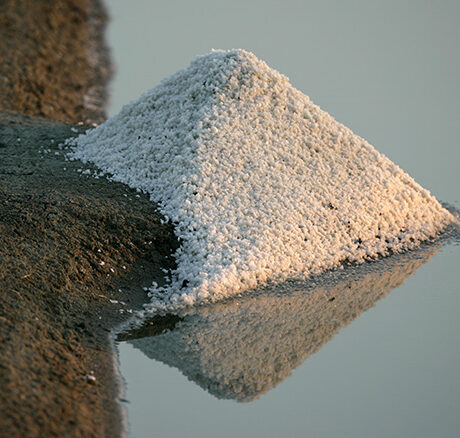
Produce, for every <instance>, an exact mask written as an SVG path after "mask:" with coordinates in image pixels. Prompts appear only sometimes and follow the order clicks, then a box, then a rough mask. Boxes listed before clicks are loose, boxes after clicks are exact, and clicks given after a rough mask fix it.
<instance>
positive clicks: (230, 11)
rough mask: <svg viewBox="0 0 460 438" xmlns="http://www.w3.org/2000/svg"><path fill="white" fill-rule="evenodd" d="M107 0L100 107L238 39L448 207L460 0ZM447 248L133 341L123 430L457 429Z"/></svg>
mask: <svg viewBox="0 0 460 438" xmlns="http://www.w3.org/2000/svg"><path fill="white" fill-rule="evenodd" d="M106 3H107V6H108V9H109V13H110V14H111V16H112V23H111V25H110V26H109V34H108V35H109V44H110V45H111V47H112V54H113V56H114V60H115V63H116V64H117V67H118V70H117V74H116V76H115V78H114V80H113V83H112V101H111V106H110V107H109V114H110V115H113V114H116V113H117V112H118V111H119V109H120V108H121V105H122V104H124V103H127V102H128V101H130V100H132V99H135V98H137V97H138V96H139V94H140V93H141V92H143V91H145V90H146V89H149V88H152V87H153V86H155V85H156V84H157V83H158V82H159V81H160V80H161V79H162V78H163V77H165V76H168V75H170V74H172V73H174V72H175V71H176V70H177V69H179V68H183V67H186V66H187V65H188V63H189V62H190V60H191V59H193V58H194V57H195V56H196V55H199V54H203V53H206V52H208V51H209V50H210V49H211V48H233V47H242V48H245V49H248V50H251V51H253V52H254V53H255V54H256V55H257V56H258V57H260V58H262V59H264V60H265V61H267V63H268V64H269V65H270V66H271V67H274V68H276V69H278V70H280V71H281V72H282V73H285V74H287V75H288V76H289V77H290V78H291V82H292V83H293V84H294V86H296V87H297V88H299V89H300V90H301V91H303V92H305V93H306V94H308V95H309V96H310V97H311V98H312V100H313V101H314V102H315V103H317V104H319V105H320V106H321V107H322V108H323V109H325V110H326V111H328V112H330V113H331V114H333V115H334V116H335V117H336V118H337V119H338V120H339V121H341V122H343V123H344V124H345V125H347V126H349V127H350V128H352V129H353V130H354V131H355V132H356V133H358V134H359V135H361V136H363V137H364V138H366V139H367V140H369V141H370V143H371V144H373V145H375V147H376V148H377V149H378V150H379V151H381V152H383V153H384V154H385V155H387V156H388V157H389V158H390V159H392V160H393V161H394V162H396V163H397V164H399V165H400V166H401V167H402V168H403V169H405V170H406V171H408V173H409V174H411V176H413V177H414V178H415V180H416V181H418V182H419V183H421V184H422V185H423V186H425V187H426V188H428V189H429V190H431V191H432V193H433V194H434V195H435V196H436V197H437V198H438V199H440V200H442V201H447V202H449V203H451V204H453V205H454V206H456V208H457V209H459V208H460V190H459V187H460V179H459V176H458V164H459V161H460V145H459V144H458V120H459V116H460V111H459V104H458V102H460V87H459V86H458V76H459V73H460V55H459V53H460V52H459V51H458V47H460V27H459V26H458V25H457V23H458V19H459V18H460V3H458V2H454V1H447V0H446V1H444V2H441V3H440V4H436V5H435V4H434V3H432V2H425V1H397V2H396V1H387V2H373V1H357V0H355V1H350V2H335V1H326V2H309V1H302V2H301V1H295V0H289V1H285V2H273V1H263V2H262V1H249V2H248V1H246V0H245V1H243V0H234V1H232V2H222V1H197V2H185V1H177V0H173V1H170V2H161V3H160V2H151V1H147V0H137V1H136V2H135V3H133V2H126V1H123V0H108V1H107V2H106ZM134 4H135V7H134V6H133V5H134ZM459 256H460V247H459V246H458V244H455V243H452V242H451V243H448V244H443V245H436V244H435V245H430V246H427V247H425V248H424V249H422V250H421V251H418V252H416V253H413V254H410V255H408V256H401V257H400V258H397V259H395V260H391V261H384V262H377V264H376V265H375V266H373V267H372V268H369V267H361V268H354V269H351V270H347V271H346V272H342V273H340V274H334V275H335V276H334V275H332V276H329V277H327V276H326V277H327V278H325V279H324V281H323V280H321V281H320V283H321V285H320V287H317V288H313V287H312V285H307V286H306V287H297V288H295V287H294V288H292V290H290V291H287V292H286V291H284V292H286V293H285V295H283V297H280V296H279V295H280V293H277V292H279V291H274V292H273V291H271V292H266V293H261V295H260V296H259V297H257V298H254V299H246V300H242V301H241V302H240V303H238V304H237V303H236V302H234V303H227V304H226V305H220V306H216V307H214V308H211V309H207V310H206V309H201V310H198V311H196V312H195V313H192V314H189V315H184V316H183V317H182V319H181V320H174V319H173V320H172V321H171V320H170V321H168V322H167V324H166V327H168V328H169V329H170V330H169V331H166V332H165V333H163V334H159V335H157V336H154V337H150V338H148V337H140V336H143V335H142V334H139V333H138V334H135V335H133V336H131V337H132V339H130V340H127V341H126V342H121V343H120V344H119V345H118V350H119V358H120V369H121V373H122V375H123V377H124V379H125V380H126V385H127V386H126V394H125V398H126V399H127V400H128V401H129V403H128V404H126V406H127V413H128V420H129V425H130V435H131V436H132V437H136V438H137V437H150V436H163V437H179V436H187V437H227V436H228V437H230V436H232V437H234V436H241V437H246V436H247V437H262V436H264V437H279V436H285V437H291V436H292V437H298V436H308V437H418V438H423V437H433V436H439V437H457V436H459V433H460V415H459V412H460V411H459V406H460V373H459V372H458V369H460V342H459V340H460V318H459V317H458V315H459V314H460V286H459V285H460V273H459V260H460V258H459ZM402 281H404V283H403V284H402V285H401V282H402ZM305 291H306V292H308V294H305V293H302V292H305ZM332 298H334V299H333V300H331V299H332ZM330 300H331V301H330ZM368 309H370V310H368ZM366 310H367V311H366ZM160 333H161V331H160ZM291 371H292V375H289V374H290V372H291ZM186 376H187V377H186Z"/></svg>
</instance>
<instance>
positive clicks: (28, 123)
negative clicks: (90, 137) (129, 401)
mask: <svg viewBox="0 0 460 438" xmlns="http://www.w3.org/2000/svg"><path fill="white" fill-rule="evenodd" d="M0 114H1V115H0V291H1V294H2V299H1V300H0V436H1V437H26V436H27V437H45V436H46V437H54V436H56V437H63V436H72V437H103V436H110V437H114V436H118V435H119V434H120V431H121V417H120V415H119V413H120V412H119V409H118V402H117V400H116V399H117V397H118V390H117V388H116V385H114V383H115V374H114V368H113V351H112V350H111V347H110V342H109V332H110V330H111V329H112V327H114V326H115V325H117V324H119V323H120V322H122V321H123V319H124V318H126V317H127V315H129V313H127V312H126V309H139V308H141V305H142V303H143V302H145V301H146V295H145V292H144V291H143V289H142V287H144V286H148V285H150V283H151V281H152V280H154V279H157V281H159V279H161V278H162V277H163V275H164V274H163V272H162V271H161V270H160V269H161V268H162V267H163V268H168V267H169V268H170V267H172V266H171V263H172V262H171V260H170V259H169V258H167V256H168V255H169V254H170V253H171V249H172V248H174V246H175V245H177V241H176V240H175V238H174V235H173V232H172V229H171V228H168V227H167V226H166V225H161V224H160V216H159V214H158V213H157V211H156V207H155V205H154V204H153V203H152V202H151V201H150V200H149V199H148V198H147V197H146V196H143V195H139V194H137V193H136V192H133V191H132V190H129V189H127V188H126V187H125V186H123V185H121V184H118V183H113V182H109V181H107V179H105V178H100V179H95V178H93V177H92V176H89V175H82V174H81V173H79V172H77V171H76V170H77V169H78V167H79V163H78V162H66V161H65V160H64V156H63V154H62V151H60V149H59V147H58V144H59V143H60V142H62V141H63V140H64V139H65V138H66V137H68V136H72V135H76V134H77V132H78V129H80V130H81V129H83V128H82V127H78V128H77V127H72V126H70V125H65V124H61V123H57V122H51V121H46V120H44V119H37V118H30V117H24V116H18V115H13V114H8V113H0ZM110 300H112V301H120V300H122V301H124V302H125V303H126V304H125V305H123V304H121V303H120V302H118V303H115V302H111V301H110ZM120 310H124V311H125V312H124V313H120ZM92 373H93V374H94V376H95V378H96V381H95V382H94V383H91V382H88V380H87V378H86V379H85V376H87V375H91V374H92Z"/></svg>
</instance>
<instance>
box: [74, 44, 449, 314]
mask: <svg viewBox="0 0 460 438" xmlns="http://www.w3.org/2000/svg"><path fill="white" fill-rule="evenodd" d="M67 144H68V145H71V146H73V151H72V152H71V156H72V157H73V158H76V159H80V160H82V161H83V162H92V163H94V164H95V165H97V166H98V167H100V168H101V169H102V170H103V171H105V172H108V173H110V174H112V175H113V179H114V180H116V181H120V182H123V183H125V184H127V185H129V186H130V187H133V188H138V189H140V190H143V191H145V192H147V193H149V194H150V196H151V199H152V201H154V202H157V203H158V204H159V206H160V210H161V212H162V213H163V214H164V215H165V216H166V217H167V218H168V219H170V220H171V221H172V222H173V223H174V225H175V232H176V234H177V236H178V237H179V238H180V239H181V241H182V245H181V247H180V248H179V249H178V250H177V252H176V254H175V257H176V260H177V269H176V270H175V271H174V272H173V273H172V277H171V279H170V281H169V282H168V283H167V285H166V286H165V287H157V286H156V285H154V286H152V288H151V289H150V292H149V295H150V297H151V304H150V306H149V308H150V310H152V311H156V310H174V309H177V308H178V307H181V306H184V305H190V304H194V303H202V302H206V301H218V300H220V299H223V298H225V297H228V296H231V295H235V294H238V293H240V292H242V291H245V290H248V289H251V288H255V287H256V286H259V285H262V284H265V283H266V282H268V281H274V282H280V281H284V280H286V279H304V278H307V277H309V276H311V275H315V274H319V273H321V272H323V271H325V270H328V269H331V268H335V267H339V266H341V265H342V264H343V263H344V262H358V263H361V262H364V261H365V260H369V259H373V258H376V257H378V256H385V255H388V254H390V253H391V252H401V251H404V250H407V249H411V248H414V247H416V246H417V245H419V243H420V242H421V241H423V240H426V239H428V238H430V237H434V236H435V235H436V234H437V233H439V232H440V231H441V230H442V229H443V228H444V227H445V226H446V225H447V224H448V223H449V222H452V221H453V220H454V218H453V216H452V215H451V214H450V213H449V212H448V211H447V210H445V209H444V208H442V207H441V205H440V204H439V203H438V201H436V199H435V198H434V197H433V196H431V195H430V193H429V192H428V191H427V190H425V189H423V188H422V187H421V186H420V185H418V184H417V183H416V182H415V181H414V180H413V179H412V178H411V177H410V176H409V175H407V174H406V173H404V172H403V171H402V170H401V169H400V168H399V167H398V166H397V165H395V164H394V163H392V162H391V161H390V160H389V159H388V158H386V157H385V156H383V155H382V154H380V153H379V152H377V151H376V150H375V149H374V148H373V147H372V146H371V145H369V144H368V143H367V142H366V141H365V140H363V139H362V138H360V137H358V136H357V135H355V134H353V132H352V131H351V130H350V129H348V128H346V127H345V126H343V125H342V124H340V123H338V122H337V121H336V120H334V119H333V118H332V117H331V116H330V115H329V114H327V113H326V112H324V111H322V110H321V109H320V108H319V107H318V106H316V105H314V104H313V103H312V102H311V100H310V99H309V98H308V97H307V96H306V95H304V94H303V93H301V92H300V91H298V90H296V89H295V88H293V87H292V85H290V83H289V80H288V78H287V77H285V76H283V75H281V74H280V73H278V72H276V71H275V70H272V69H271V68H269V67H268V66H267V64H265V62H263V61H260V60H259V59H257V58H256V57H255V56H254V55H253V54H252V53H249V52H246V51H244V50H231V51H213V52H211V53H210V54H208V55H205V56H202V57H200V58H197V59H196V60H195V61H193V62H192V63H191V65H190V66H189V67H188V68H186V69H184V70H181V71H179V72H177V73H175V74H174V75H172V76H171V77H169V78H167V79H165V80H163V81H162V82H161V83H160V85H158V86H157V87H155V88H153V89H152V90H149V91H147V92H146V93H145V94H143V95H142V96H141V97H140V98H139V99H138V100H136V101H134V102H132V103H130V104H128V105H126V106H124V107H123V109H122V110H121V112H120V113H119V114H118V115H116V116H114V117H112V118H111V119H109V120H107V122H105V123H104V124H102V125H100V126H98V127H97V128H95V129H93V130H90V131H88V132H87V133H86V134H84V135H80V136H79V137H77V138H75V139H71V140H68V142H67Z"/></svg>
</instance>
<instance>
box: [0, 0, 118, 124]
mask: <svg viewBox="0 0 460 438" xmlns="http://www.w3.org/2000/svg"><path fill="white" fill-rule="evenodd" d="M106 21H107V19H106V13H105V10H104V8H103V5H102V2H101V1H100V0H46V1H42V0H2V1H1V2H0V41H1V44H0V60H1V62H0V110H7V111H12V112H17V113H21V114H25V115H29V116H42V117H46V118H50V119H55V120H60V121H63V122H69V123H77V122H83V123H91V122H97V123H100V122H102V121H103V120H105V108H104V107H105V102H106V85H107V81H108V78H109V76H110V71H111V67H110V61H109V55H108V50H107V48H106V45H105V43H104V30H105V25H106Z"/></svg>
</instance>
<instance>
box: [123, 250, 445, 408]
mask: <svg viewBox="0 0 460 438" xmlns="http://www.w3.org/2000/svg"><path fill="white" fill-rule="evenodd" d="M435 250H436V249H435V248H431V251H435ZM429 257H430V254H429V253H428V252H425V253H420V252H419V251H417V253H416V254H415V257H414V255H412V254H411V255H410V256H409V255H407V254H401V255H396V256H395V257H394V258H393V257H392V258H390V259H386V260H382V261H379V262H377V263H375V264H368V265H363V266H360V267H358V268H353V269H350V271H348V270H347V271H342V272H341V273H340V274H339V273H335V274H334V275H329V278H330V277H332V281H331V280H330V279H329V282H328V283H327V284H326V285H323V286H320V287H318V288H317V289H314V290H308V289H307V290H305V289H304V290H303V291H299V289H295V287H293V288H292V290H291V291H289V285H288V284H284V285H283V286H282V287H280V288H279V289H277V290H275V292H279V294H276V293H274V291H273V290H271V291H268V292H266V293H263V294H261V295H260V296H258V297H253V296H249V295H247V296H246V297H245V298H244V299H241V300H233V301H231V302H229V303H223V304H220V303H219V304H215V305H210V306H203V307H197V308H195V309H193V310H191V311H190V313H189V314H188V315H185V316H183V317H182V318H181V320H180V319H179V318H178V317H176V318H175V319H174V317H172V319H171V320H170V322H172V324H171V325H172V327H174V326H175V327H174V328H173V329H172V330H170V331H166V332H165V333H163V334H160V335H157V336H153V337H145V338H142V336H150V333H148V331H147V333H143V332H142V329H141V330H136V331H134V332H133V333H132V336H130V333H129V332H128V333H127V334H125V335H124V336H121V339H130V338H131V340H130V341H129V342H131V343H132V344H133V345H134V346H135V347H136V348H138V349H140V350H141V351H142V352H143V353H144V354H146V355H147V356H148V357H149V358H152V359H156V360H159V361H161V362H164V363H166V364H168V365H170V366H174V367H177V368H178V369H179V370H180V371H181V372H182V373H183V374H184V375H186V376H187V377H188V378H189V379H190V380H192V381H195V382H196V383H197V384H198V385H200V386H201V387H202V388H204V389H206V390H208V391H209V392H210V393H211V394H213V395H215V396H216V397H218V398H232V399H236V400H239V401H249V400H252V399H255V398H257V397H258V396H260V395H261V394H262V393H265V392H267V391H269V390H270V389H272V388H273V387H275V386H276V385H278V384H279V383H280V382H281V381H283V380H284V379H285V378H286V377H287V376H289V375H290V374H291V371H292V370H293V369H294V368H296V367H298V366H299V365H300V364H301V363H302V362H303V361H304V360H305V359H306V358H307V357H308V356H310V355H311V354H313V353H315V352H317V351H318V350H319V349H320V348H321V347H322V346H323V345H324V344H325V343H326V342H328V341H329V340H330V339H331V338H332V337H333V336H334V335H335V333H337V332H338V331H339V330H340V328H341V327H343V326H346V325H347V324H349V323H350V322H351V321H353V320H354V319H355V318H357V317H358V316H359V315H360V314H361V313H362V312H363V311H365V310H367V309H369V308H370V307H372V306H373V305H374V304H375V303H376V302H377V300H379V299H380V298H383V297H384V296H385V295H386V294H388V293H389V292H390V291H391V290H392V289H393V288H395V287H397V286H399V285H400V284H401V283H402V282H403V280H404V279H405V278H406V277H408V276H409V275H411V274H413V273H414V272H415V271H416V270H417V269H418V268H419V267H420V266H421V265H422V264H423V263H425V262H427V261H428V259H429ZM330 283H333V284H330ZM178 321H180V322H178ZM147 327H148V326H147ZM150 330H152V329H150ZM159 332H160V333H161V331H159ZM132 338H139V339H132Z"/></svg>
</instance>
